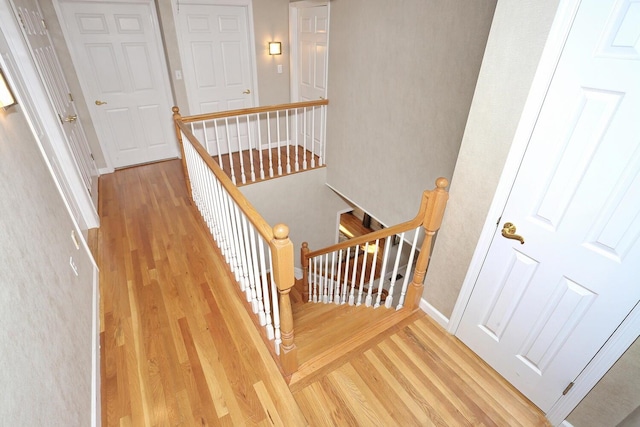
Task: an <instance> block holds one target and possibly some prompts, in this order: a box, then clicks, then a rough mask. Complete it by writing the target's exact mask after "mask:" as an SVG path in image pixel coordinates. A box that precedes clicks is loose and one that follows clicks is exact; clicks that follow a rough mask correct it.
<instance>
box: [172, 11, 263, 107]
mask: <svg viewBox="0 0 640 427" xmlns="http://www.w3.org/2000/svg"><path fill="white" fill-rule="evenodd" d="M177 17H178V27H179V28H178V32H179V38H180V51H181V55H182V61H183V64H182V66H183V74H184V81H185V85H186V87H187V97H188V98H189V112H190V114H203V113H212V112H217V111H225V110H236V109H241V108H250V107H253V106H254V104H253V94H254V92H255V91H254V87H253V70H254V65H253V61H252V55H251V44H250V41H249V18H248V17H249V13H248V9H247V6H218V5H204V4H197V5H195V4H180V9H179V11H178V15H177Z"/></svg>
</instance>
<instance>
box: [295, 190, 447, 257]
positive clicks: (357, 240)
mask: <svg viewBox="0 0 640 427" xmlns="http://www.w3.org/2000/svg"><path fill="white" fill-rule="evenodd" d="M442 179H444V178H442ZM432 192H433V190H425V191H424V192H423V193H422V200H421V201H420V208H419V209H418V213H417V214H416V216H415V218H413V219H412V220H410V221H406V222H403V223H401V224H397V225H394V226H392V227H389V228H384V229H382V230H377V231H372V232H371V233H367V234H364V235H362V236H358V237H354V238H353V239H349V240H346V241H344V242H340V243H336V244H335V245H331V246H328V247H326V248H322V249H317V250H315V251H308V249H307V252H306V255H305V257H306V258H307V259H309V258H314V257H317V256H320V255H325V254H328V253H331V252H333V251H338V250H340V249H347V248H348V247H351V246H356V245H363V244H365V243H367V242H371V241H374V240H378V239H383V238H386V237H389V236H393V235H395V234H400V233H404V232H406V231H409V230H413V229H414V228H416V227H419V226H420V225H422V223H423V222H424V218H425V214H426V212H427V205H428V202H429V197H431V193H432Z"/></svg>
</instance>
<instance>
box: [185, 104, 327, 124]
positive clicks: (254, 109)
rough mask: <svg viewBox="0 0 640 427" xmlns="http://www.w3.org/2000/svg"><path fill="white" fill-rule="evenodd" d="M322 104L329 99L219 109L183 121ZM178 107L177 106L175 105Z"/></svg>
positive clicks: (188, 117) (187, 117) (197, 120)
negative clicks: (236, 108) (237, 108)
mask: <svg viewBox="0 0 640 427" xmlns="http://www.w3.org/2000/svg"><path fill="white" fill-rule="evenodd" d="M321 105H329V100H328V99H319V100H317V101H304V102H293V103H288V104H276V105H265V106H263V107H252V108H242V109H239V110H227V111H219V112H216V113H207V114H198V115H195V116H185V117H182V119H181V120H182V122H183V123H191V122H201V121H204V120H213V119H224V118H225V117H234V116H246V115H248V114H258V113H270V112H272V111H282V110H295V109H297V108H305V107H319V106H321ZM174 108H177V107H174Z"/></svg>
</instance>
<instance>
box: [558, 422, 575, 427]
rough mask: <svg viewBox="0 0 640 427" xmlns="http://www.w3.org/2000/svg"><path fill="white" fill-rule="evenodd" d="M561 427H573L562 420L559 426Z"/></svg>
mask: <svg viewBox="0 0 640 427" xmlns="http://www.w3.org/2000/svg"><path fill="white" fill-rule="evenodd" d="M560 426H561V427H573V424H571V423H570V422H569V421H567V420H564V421H563V422H562V424H560Z"/></svg>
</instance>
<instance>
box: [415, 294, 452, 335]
mask: <svg viewBox="0 0 640 427" xmlns="http://www.w3.org/2000/svg"><path fill="white" fill-rule="evenodd" d="M420 310H422V311H424V312H425V313H427V314H428V315H429V316H430V317H431V318H432V319H433V320H435V321H436V322H437V323H438V324H439V325H440V326H442V327H443V328H444V329H445V330H447V328H448V326H449V318H448V317H447V316H445V315H444V314H442V313H440V312H439V311H438V310H437V309H436V308H435V307H434V306H432V305H431V304H429V303H428V302H427V300H425V299H424V298H421V299H420Z"/></svg>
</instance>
